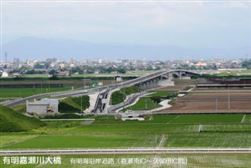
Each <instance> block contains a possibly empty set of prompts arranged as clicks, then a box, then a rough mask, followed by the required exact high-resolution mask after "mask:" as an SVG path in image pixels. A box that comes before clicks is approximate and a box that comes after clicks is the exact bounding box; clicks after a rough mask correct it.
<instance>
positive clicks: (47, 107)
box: [26, 98, 59, 116]
mask: <svg viewBox="0 0 251 168" xmlns="http://www.w3.org/2000/svg"><path fill="white" fill-rule="evenodd" d="M58 104H59V101H58V99H47V98H46V99H42V100H39V101H31V102H30V101H26V112H27V113H28V114H31V115H36V116H47V115H55V114H57V113H58Z"/></svg>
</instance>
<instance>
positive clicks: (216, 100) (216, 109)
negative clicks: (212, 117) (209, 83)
mask: <svg viewBox="0 0 251 168" xmlns="http://www.w3.org/2000/svg"><path fill="white" fill-rule="evenodd" d="M215 112H216V113H217V112H218V97H217V98H216V99H215Z"/></svg>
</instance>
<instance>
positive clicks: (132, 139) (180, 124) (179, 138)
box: [0, 114, 251, 149]
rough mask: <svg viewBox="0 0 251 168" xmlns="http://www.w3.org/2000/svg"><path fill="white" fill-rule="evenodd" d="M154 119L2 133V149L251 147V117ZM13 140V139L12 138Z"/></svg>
mask: <svg viewBox="0 0 251 168" xmlns="http://www.w3.org/2000/svg"><path fill="white" fill-rule="evenodd" d="M242 118H243V115H242V114H228V115H224V114H210V115H209V114H208V115H207V114H203V115H199V114H198V115H154V116H149V117H148V119H147V120H145V121H142V122H137V121H126V122H123V121H120V120H115V119H113V117H112V116H102V117H96V121H95V122H94V123H93V124H90V125H85V124H81V122H77V121H75V122H72V121H67V122H66V121H64V122H59V121H58V122H47V125H46V126H44V127H41V128H36V129H33V130H30V131H26V132H19V133H1V134H0V136H1V140H0V144H1V148H3V149H19V148H22V149H27V148H110V147H113V148H127V147H157V146H159V145H160V141H161V139H162V138H163V137H164V138H165V140H164V143H162V144H161V146H163V147H251V122H250V120H249V119H250V118H251V115H246V117H245V118H246V119H245V120H244V122H243V121H242ZM12 136H13V138H11V137H12Z"/></svg>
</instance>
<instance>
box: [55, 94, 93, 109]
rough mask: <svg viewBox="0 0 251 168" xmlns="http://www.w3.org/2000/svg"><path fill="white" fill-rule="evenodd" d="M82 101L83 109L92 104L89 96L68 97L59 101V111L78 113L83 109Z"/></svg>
mask: <svg viewBox="0 0 251 168" xmlns="http://www.w3.org/2000/svg"><path fill="white" fill-rule="evenodd" d="M81 101H82V109H83V110H85V109H86V108H88V107H89V106H90V102H89V96H82V100H81V97H68V98H66V99H64V100H62V101H61V102H60V103H59V111H60V112H61V113H76V112H77V113H78V112H80V111H81Z"/></svg>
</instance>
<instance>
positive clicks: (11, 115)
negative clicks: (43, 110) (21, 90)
mask: <svg viewBox="0 0 251 168" xmlns="http://www.w3.org/2000/svg"><path fill="white" fill-rule="evenodd" d="M43 125H44V123H42V122H40V121H39V120H38V119H35V118H30V117H27V116H24V115H22V114H20V113H18V112H16V111H14V110H12V109H10V108H7V107H3V106H0V132H15V131H27V130H30V129H34V128H38V127H40V126H43Z"/></svg>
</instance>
